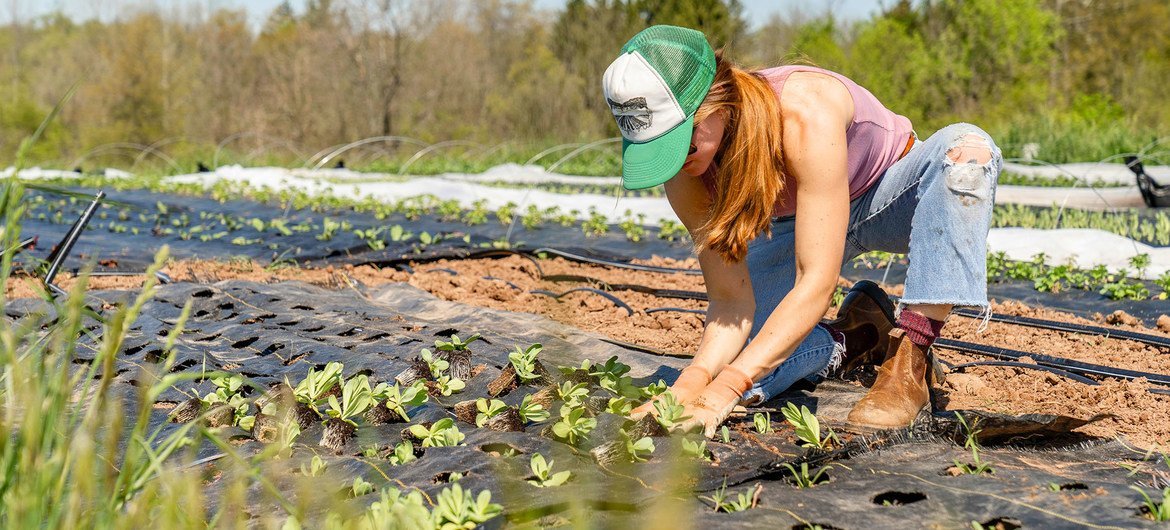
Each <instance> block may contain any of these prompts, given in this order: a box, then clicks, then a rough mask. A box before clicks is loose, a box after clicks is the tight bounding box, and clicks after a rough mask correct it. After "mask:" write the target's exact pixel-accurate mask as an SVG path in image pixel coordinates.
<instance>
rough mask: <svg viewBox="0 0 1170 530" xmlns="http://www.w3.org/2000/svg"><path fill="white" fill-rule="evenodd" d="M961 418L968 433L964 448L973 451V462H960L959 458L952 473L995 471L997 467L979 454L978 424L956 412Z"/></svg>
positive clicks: (964, 473)
mask: <svg viewBox="0 0 1170 530" xmlns="http://www.w3.org/2000/svg"><path fill="white" fill-rule="evenodd" d="M955 416H956V417H957V418H958V419H959V424H960V425H962V426H963V431H964V432H966V433H967V440H966V441H965V442H963V448H965V449H967V450H968V451H971V463H966V462H960V461H959V460H958V459H955V460H954V463H955V467H953V468H951V469H952V470H953V471H952V473H955V474H960V475H981V474H983V473H988V474H992V473H995V469H994V468H992V467H991V464H988V463H987V462H984V461H983V460H982V458H981V457H980V456H979V449H980V447H979V440H978V437H979V432H980V431H981V430H982V429H979V428H978V427H977V426H976V425H974V424H971V425H969V424H968V423H967V420H966V419H965V418H963V415H962V414H955Z"/></svg>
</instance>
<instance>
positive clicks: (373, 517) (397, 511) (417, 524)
mask: <svg viewBox="0 0 1170 530" xmlns="http://www.w3.org/2000/svg"><path fill="white" fill-rule="evenodd" d="M381 496H382V498H381V499H380V500H378V501H377V502H375V503H373V504H371V505H370V507H369V508H367V509H366V513H365V517H364V518H363V519H362V520H361V524H359V525H358V527H360V528H427V529H429V528H434V527H435V523H434V522H432V516H431V512H430V511H429V510H428V509H427V505H426V502H425V501H424V500H423V496H422V493H421V492H420V491H418V490H414V491H411V492H410V493H409V494H406V495H403V494H401V493H400V492H399V491H398V490H397V489H395V488H387V489H384V490H382V492H381ZM286 526H287V525H286ZM295 528H300V526H299V525H298V526H295Z"/></svg>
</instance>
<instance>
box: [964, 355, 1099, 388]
mask: <svg viewBox="0 0 1170 530" xmlns="http://www.w3.org/2000/svg"><path fill="white" fill-rule="evenodd" d="M973 366H1010V367H1012V368H1023V369H1026V370H1041V371H1045V372H1049V373H1052V374H1056V375H1059V376H1060V377H1064V378H1067V379H1072V380H1073V381H1076V382H1078V383H1084V384H1086V385H1089V386H1098V385H1100V384H1101V383H1098V382H1096V381H1094V380H1092V379H1089V378H1088V377H1085V376H1083V375H1077V374H1074V373H1072V372H1069V371H1067V370H1061V369H1060V368H1056V367H1052V366H1046V365H1043V364H1028V363H1021V362H1016V361H976V362H973V363H963V364H960V365H956V366H952V367H950V370H951V371H952V372H958V371H961V370H963V369H965V368H971V367H973Z"/></svg>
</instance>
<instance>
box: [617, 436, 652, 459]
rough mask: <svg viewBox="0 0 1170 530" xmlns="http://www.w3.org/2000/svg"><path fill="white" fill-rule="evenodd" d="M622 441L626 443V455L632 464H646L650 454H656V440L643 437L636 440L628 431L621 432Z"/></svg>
mask: <svg viewBox="0 0 1170 530" xmlns="http://www.w3.org/2000/svg"><path fill="white" fill-rule="evenodd" d="M620 434H621V437H622V440H623V441H624V442H625V443H626V454H627V455H629V457H630V461H631V462H645V461H646V459H647V458H648V457H649V456H650V454H652V453H654V440H653V439H651V438H650V437H649V436H643V437H641V438H638V439H637V440H634V439H633V438H631V437H630V435H629V434H627V433H626V431H620Z"/></svg>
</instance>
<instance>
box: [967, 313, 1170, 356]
mask: <svg viewBox="0 0 1170 530" xmlns="http://www.w3.org/2000/svg"><path fill="white" fill-rule="evenodd" d="M954 314H956V315H959V316H962V317H967V318H979V319H981V318H983V316H982V315H980V314H979V312H978V311H972V310H970V309H956V310H954ZM990 320H991V321H992V322H1003V323H1006V324H1015V325H1019V326H1027V327H1031V328H1040V329H1049V330H1053V331H1066V332H1069V333H1078V334H1081V335H1094V336H1099V337H1105V338H1111V339H1125V340H1132V341H1135V342H1141V343H1143V344H1149V345H1150V346H1157V347H1159V348H1170V338H1168V337H1160V336H1158V335H1150V334H1148V333H1138V332H1135V331H1128V330H1124V329H1114V328H1107V327H1104V326H1092V325H1087V324H1073V323H1069V322H1060V321H1057V320H1046V319H1042V318H1032V317H1021V316H1015V315H998V314H994V313H993V314H992V315H991V319H990Z"/></svg>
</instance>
